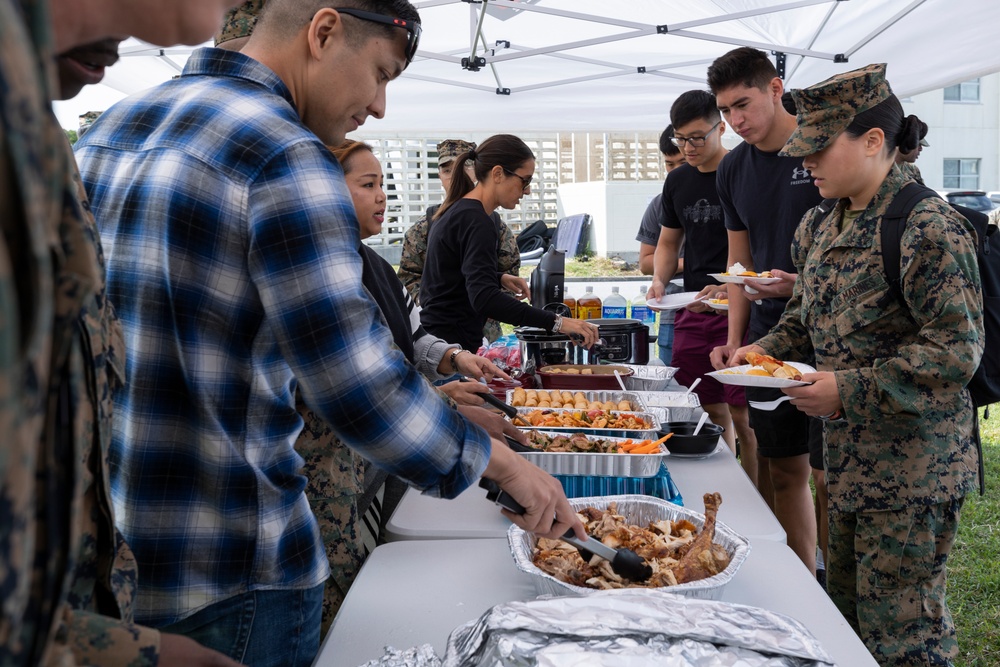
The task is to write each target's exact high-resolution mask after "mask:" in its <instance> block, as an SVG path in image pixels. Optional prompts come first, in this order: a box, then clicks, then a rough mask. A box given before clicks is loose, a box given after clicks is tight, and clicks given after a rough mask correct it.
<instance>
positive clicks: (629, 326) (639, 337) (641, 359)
mask: <svg viewBox="0 0 1000 667" xmlns="http://www.w3.org/2000/svg"><path fill="white" fill-rule="evenodd" d="M587 321H588V322H590V323H591V324H596V325H597V330H598V337H599V338H600V342H599V344H597V345H595V346H593V347H592V348H591V349H589V350H587V349H584V348H583V347H576V346H574V347H575V350H576V359H575V363H578V364H638V365H640V366H645V365H646V364H647V363H649V328H648V327H647V326H646V325H645V324H643V323H642V322H641V321H640V320H630V319H600V320H587Z"/></svg>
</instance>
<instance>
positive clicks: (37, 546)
mask: <svg viewBox="0 0 1000 667" xmlns="http://www.w3.org/2000/svg"><path fill="white" fill-rule="evenodd" d="M19 12H21V13H20V14H19ZM51 67H52V58H51V53H50V41H49V33H48V17H47V13H46V9H45V5H44V3H40V2H29V1H27V0H25V1H23V2H19V3H17V4H14V3H13V2H11V0H0V89H2V90H3V91H4V94H3V95H2V96H0V224H2V225H3V231H4V234H3V235H2V236H0V244H3V245H4V246H5V247H4V248H3V252H0V322H2V326H0V369H2V373H3V375H2V377H0V429H2V432H3V433H4V447H3V448H2V451H0V484H2V486H0V590H3V591H4V593H3V599H2V612H0V665H16V664H43V665H72V664H100V665H126V664H127V665H137V666H141V665H153V664H156V662H157V661H158V653H159V633H158V632H156V631H155V630H151V629H148V628H142V627H138V626H134V625H132V624H131V620H132V601H133V599H134V593H135V582H136V570H135V562H134V559H133V558H132V554H131V552H130V551H129V549H128V547H127V545H125V543H124V541H123V540H122V539H121V536H120V534H119V533H118V532H117V531H116V530H115V528H114V518H113V514H112V512H111V503H110V497H109V490H108V484H107V480H108V465H107V445H108V443H109V439H110V409H111V404H110V390H111V386H112V385H113V383H115V382H117V381H118V380H119V379H120V378H121V374H120V371H121V369H122V368H123V358H122V349H121V347H120V343H121V338H120V328H119V327H118V326H117V320H116V319H115V318H114V315H113V311H112V310H111V308H110V306H109V305H108V304H107V303H106V302H105V301H104V299H103V290H104V277H103V275H104V274H103V258H102V256H101V251H100V245H99V243H98V242H97V237H96V229H95V227H94V224H93V218H92V217H91V216H89V212H88V210H87V205H86V200H85V199H82V198H81V197H80V193H82V188H81V186H80V182H79V175H78V173H77V172H76V168H75V164H74V162H73V160H72V158H71V157H70V154H69V150H68V148H69V147H68V144H67V143H66V140H65V137H64V135H63V133H62V130H61V128H59V127H58V125H57V124H56V123H55V121H54V118H52V116H51V114H50V112H49V110H48V107H49V105H48V100H49V98H50V93H49V91H51V90H52V89H53V87H52V85H51V84H52V82H53V81H54V78H53V76H54V72H53V71H52V70H51ZM8 244H10V245H8ZM8 262H9V263H8ZM101 613H105V614H110V615H104V616H102V615H101ZM119 617H120V618H119Z"/></svg>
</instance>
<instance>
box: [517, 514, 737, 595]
mask: <svg viewBox="0 0 1000 667" xmlns="http://www.w3.org/2000/svg"><path fill="white" fill-rule="evenodd" d="M722 500H723V504H722V507H723V508H724V507H725V498H723V499H722ZM612 502H615V503H617V504H618V513H619V514H621V515H622V516H623V517H625V519H626V520H627V521H628V523H629V524H632V525H636V526H645V525H646V524H648V523H650V522H653V521H660V520H662V519H670V520H671V521H678V520H680V519H687V520H688V521H690V522H691V523H693V524H694V525H695V526H697V527H698V529H699V530H700V529H701V527H702V526H704V525H705V515H704V514H701V513H699V512H695V511H694V510H690V509H688V508H686V507H681V506H679V505H675V504H673V503H671V502H667V501H666V500H661V499H660V498H654V497H652V496H639V495H623V496H591V497H589V498H571V499H570V501H569V503H570V505H572V506H573V509H576V510H580V509H583V508H584V507H588V506H589V507H596V508H597V509H601V510H603V509H605V508H607V506H608V505H609V504H610V503H612ZM714 541H715V543H716V544H719V545H720V546H722V547H723V548H724V549H725V550H726V551H727V552H729V555H730V556H731V560H730V563H729V566H728V567H727V568H726V569H725V570H723V571H722V572H720V573H719V574H717V575H715V576H713V577H708V578H707V579H701V580H699V581H690V582H687V583H684V584H677V585H676V586H665V587H663V588H646V589H642V590H643V591H645V592H647V593H648V594H650V595H660V594H661V593H662V594H668V593H673V594H675V595H684V596H687V597H694V598H702V599H707V600H718V599H719V598H721V597H722V592H723V590H724V589H725V587H726V584H728V583H729V582H730V581H732V579H733V576H734V575H735V574H736V572H737V571H738V570H739V569H740V566H742V565H743V561H745V560H746V558H747V556H748V555H749V554H750V540H748V539H747V538H746V537H743V536H742V535H740V534H739V533H737V532H736V531H734V530H733V529H732V528H730V527H729V526H727V525H725V524H724V523H723V522H721V521H716V523H715V540H714ZM507 542H508V544H509V545H510V552H511V556H512V557H513V558H514V565H515V566H517V569H519V570H521V571H522V572H524V573H526V574H530V575H532V577H533V578H534V582H535V590H536V591H538V593H539V594H551V595H566V594H567V592H571V593H575V594H576V595H586V596H592V595H593V596H602V597H603V596H609V597H614V596H617V595H622V594H625V593H628V592H630V591H634V590H635V589H628V588H618V589H613V590H597V589H594V588H586V587H584V586H574V585H573V584H568V583H566V582H564V581H560V580H559V579H557V578H555V577H553V576H552V575H551V574H548V573H546V572H543V571H542V570H540V569H539V568H538V567H537V566H536V565H535V564H534V563H533V562H532V557H533V556H534V550H535V543H536V542H537V538H536V537H535V536H534V535H533V534H531V533H528V532H526V531H524V530H522V529H521V528H518V527H517V526H516V525H511V527H510V528H509V529H508V530H507Z"/></svg>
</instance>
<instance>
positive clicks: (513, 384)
mask: <svg viewBox="0 0 1000 667" xmlns="http://www.w3.org/2000/svg"><path fill="white" fill-rule="evenodd" d="M486 386H487V387H489V388H490V393H491V394H493V395H494V396H496V397H497V398H499V399H506V398H507V394H508V392H509V393H513V391H514V390H515V389H517V388H518V387H523V386H524V385H523V384H522V383H521V382H520V381H519V380H509V381H508V380H504V379H503V378H493V379H492V380H490V381H489V382H487V383H486Z"/></svg>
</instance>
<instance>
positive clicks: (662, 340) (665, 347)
mask: <svg viewBox="0 0 1000 667" xmlns="http://www.w3.org/2000/svg"><path fill="white" fill-rule="evenodd" d="M656 346H657V347H658V348H659V350H660V361H662V362H663V363H665V364H666V365H667V366H669V365H670V358H671V357H672V356H673V354H674V323H673V322H660V329H659V332H658V333H657V334H656Z"/></svg>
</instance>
